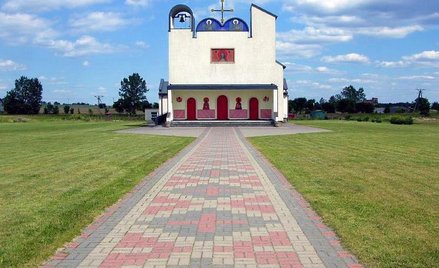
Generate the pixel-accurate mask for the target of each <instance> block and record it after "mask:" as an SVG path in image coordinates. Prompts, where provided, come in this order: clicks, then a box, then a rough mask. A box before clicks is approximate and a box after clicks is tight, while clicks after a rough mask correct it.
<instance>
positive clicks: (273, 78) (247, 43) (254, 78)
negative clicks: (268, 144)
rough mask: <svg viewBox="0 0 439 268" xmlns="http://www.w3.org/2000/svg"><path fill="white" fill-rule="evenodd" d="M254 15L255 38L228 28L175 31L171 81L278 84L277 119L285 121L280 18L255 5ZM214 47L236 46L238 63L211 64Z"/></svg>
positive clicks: (171, 52) (170, 47)
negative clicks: (278, 45) (279, 55)
mask: <svg viewBox="0 0 439 268" xmlns="http://www.w3.org/2000/svg"><path fill="white" fill-rule="evenodd" d="M251 16H252V23H251V27H252V29H251V32H252V37H250V33H247V32H226V31H225V32H197V33H196V38H194V37H193V33H192V32H191V31H190V29H173V30H171V31H170V33H169V83H170V84H174V85H175V84H275V85H277V86H278V90H277V91H274V92H275V94H273V95H271V96H273V97H276V96H277V97H276V98H275V100H273V103H274V104H275V105H274V106H275V107H273V110H274V112H278V113H279V115H278V118H276V120H283V118H284V117H287V116H286V113H287V111H286V110H285V107H284V106H285V104H284V103H285V101H284V96H283V78H284V76H283V68H282V66H281V65H279V64H277V63H276V18H275V17H273V16H272V15H270V14H267V13H266V12H263V11H261V10H260V9H258V8H255V7H252V9H251ZM214 48H233V49H235V63H211V49H214ZM170 98H171V97H170ZM171 100H172V99H171ZM171 102H173V101H171ZM171 102H170V103H171ZM169 106H172V104H170V105H169ZM168 108H169V109H170V110H172V107H168ZM278 108H279V109H278Z"/></svg>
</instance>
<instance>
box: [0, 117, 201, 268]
mask: <svg viewBox="0 0 439 268" xmlns="http://www.w3.org/2000/svg"><path fill="white" fill-rule="evenodd" d="M1 118H2V117H1V116H0V119H1ZM5 118H6V117H3V119H4V120H0V122H9V121H10V120H9V119H8V118H6V119H5ZM42 118H43V117H42ZM127 124H133V122H76V121H73V122H72V121H69V122H63V121H60V120H58V121H52V120H40V119H39V118H31V121H29V122H26V123H0V266H1V267H23V266H33V267H35V266H38V265H39V264H41V262H42V261H44V260H45V259H46V258H47V257H49V256H50V255H52V254H53V253H54V251H55V250H56V249H57V248H58V247H60V246H62V245H63V244H64V243H65V242H67V241H70V240H71V239H72V238H74V237H75V236H76V235H78V234H79V232H80V230H81V229H82V228H84V227H85V226H87V225H88V224H90V223H91V222H92V221H93V219H94V218H95V217H96V216H97V215H99V214H100V213H102V212H103V210H104V209H105V208H106V207H108V206H110V205H112V204H113V203H115V202H116V201H117V200H118V199H119V198H120V197H122V196H123V194H124V193H126V192H128V191H130V190H131V189H132V188H133V187H134V186H135V185H136V184H137V183H138V182H139V181H140V180H141V179H142V178H143V177H144V176H145V175H147V174H149V173H150V172H151V171H152V170H154V169H155V168H156V167H158V166H159V165H160V164H161V163H163V162H164V161H166V160H167V159H168V158H170V157H171V156H173V155H175V154H176V153H177V152H178V151H179V150H181V149H182V148H184V147H185V146H186V145H188V144H189V143H190V142H191V141H192V140H193V139H192V138H175V137H151V136H141V135H123V134H116V133H115V132H114V130H117V129H122V128H126V127H127V126H126V125H127Z"/></svg>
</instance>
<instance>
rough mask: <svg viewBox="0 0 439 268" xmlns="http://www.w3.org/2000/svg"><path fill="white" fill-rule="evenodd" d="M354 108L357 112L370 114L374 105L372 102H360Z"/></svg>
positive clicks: (373, 109)
mask: <svg viewBox="0 0 439 268" xmlns="http://www.w3.org/2000/svg"><path fill="white" fill-rule="evenodd" d="M356 110H357V112H358V113H366V114H371V113H373V112H374V111H375V106H374V105H373V104H372V103H368V102H360V103H357V104H356Z"/></svg>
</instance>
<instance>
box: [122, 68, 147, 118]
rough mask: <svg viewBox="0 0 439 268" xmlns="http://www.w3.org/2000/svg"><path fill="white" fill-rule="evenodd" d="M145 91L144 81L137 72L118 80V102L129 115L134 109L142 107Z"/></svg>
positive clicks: (134, 112)
mask: <svg viewBox="0 0 439 268" xmlns="http://www.w3.org/2000/svg"><path fill="white" fill-rule="evenodd" d="M147 92H148V89H147V87H146V81H145V80H143V78H142V77H141V76H140V75H139V74H137V73H133V74H132V75H130V76H128V78H124V79H123V80H122V81H121V82H120V89H119V96H120V100H121V103H120V104H122V107H123V109H124V110H125V111H127V112H128V113H129V114H130V115H134V114H136V110H140V109H142V108H143V107H142V103H143V102H144V101H146V96H145V94H146V93H147Z"/></svg>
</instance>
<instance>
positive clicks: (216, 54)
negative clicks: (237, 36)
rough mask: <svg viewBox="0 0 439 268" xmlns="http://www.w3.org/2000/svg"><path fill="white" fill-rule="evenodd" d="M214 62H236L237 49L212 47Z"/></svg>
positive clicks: (212, 59)
mask: <svg viewBox="0 0 439 268" xmlns="http://www.w3.org/2000/svg"><path fill="white" fill-rule="evenodd" d="M211 61H212V63H234V62H235V50H234V49H225V48H221V49H212V52H211Z"/></svg>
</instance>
